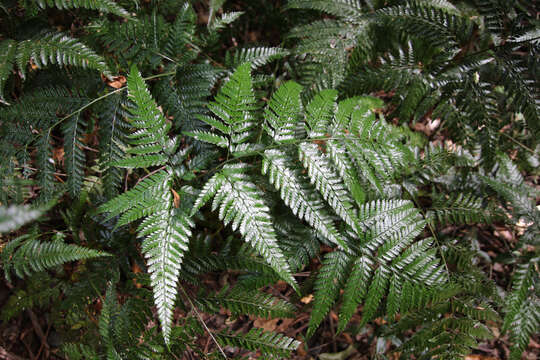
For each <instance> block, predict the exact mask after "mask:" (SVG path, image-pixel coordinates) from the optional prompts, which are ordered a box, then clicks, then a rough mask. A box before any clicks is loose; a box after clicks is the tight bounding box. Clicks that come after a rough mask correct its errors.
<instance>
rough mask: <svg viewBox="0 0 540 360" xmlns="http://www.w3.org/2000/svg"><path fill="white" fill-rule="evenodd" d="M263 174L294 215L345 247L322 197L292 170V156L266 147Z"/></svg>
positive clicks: (298, 172) (333, 241)
mask: <svg viewBox="0 0 540 360" xmlns="http://www.w3.org/2000/svg"><path fill="white" fill-rule="evenodd" d="M262 173H263V174H268V176H269V178H270V182H271V183H272V184H274V186H275V187H276V189H278V190H280V196H281V199H282V200H283V201H284V202H285V205H287V206H289V207H290V208H291V210H292V212H293V213H294V214H295V215H296V216H298V217H299V218H300V219H302V220H305V221H306V222H307V223H308V224H310V225H311V226H312V227H313V228H314V229H315V230H317V231H319V232H320V233H321V235H322V236H324V237H325V238H327V239H328V240H329V241H331V242H332V243H334V244H337V245H340V246H342V247H343V248H344V249H346V248H347V246H346V245H345V242H344V241H343V240H342V239H341V235H340V234H339V232H338V231H337V229H336V228H335V226H334V224H333V221H332V218H331V217H330V215H329V214H327V212H326V211H325V209H324V207H325V206H324V201H323V199H322V198H321V196H320V195H319V194H318V193H316V192H315V191H313V190H312V189H311V188H310V186H309V180H308V179H307V178H305V176H303V175H302V174H301V173H300V171H299V170H298V169H295V167H294V161H293V159H291V158H289V157H288V156H287V155H286V154H285V153H284V152H282V151H280V150H267V151H265V153H264V158H263V165H262Z"/></svg>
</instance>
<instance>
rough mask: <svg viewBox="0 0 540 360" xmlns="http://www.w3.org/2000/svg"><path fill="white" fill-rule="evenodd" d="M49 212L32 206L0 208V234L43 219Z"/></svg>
mask: <svg viewBox="0 0 540 360" xmlns="http://www.w3.org/2000/svg"><path fill="white" fill-rule="evenodd" d="M46 210H48V207H46V208H39V207H38V208H34V207H32V206H30V205H11V206H7V207H6V206H0V233H8V232H11V231H15V230H17V229H18V228H20V227H21V226H23V225H25V224H27V223H29V222H31V221H34V220H36V219H38V218H39V217H41V215H43V213H44V212H45V211H46Z"/></svg>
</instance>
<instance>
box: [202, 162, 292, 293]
mask: <svg viewBox="0 0 540 360" xmlns="http://www.w3.org/2000/svg"><path fill="white" fill-rule="evenodd" d="M246 170H247V168H246V167H245V166H242V165H240V164H239V165H236V166H235V165H229V166H225V167H224V169H223V170H222V171H221V172H220V173H218V174H216V175H214V176H213V177H212V178H211V179H210V180H209V181H208V183H207V184H206V185H205V188H204V189H203V190H202V191H201V193H200V194H199V197H198V199H197V202H196V203H195V206H194V208H193V210H192V214H193V213H195V212H196V211H197V210H198V209H199V208H201V207H202V206H203V205H204V204H205V203H206V202H207V201H208V200H210V198H212V197H213V198H214V201H213V203H212V208H213V209H214V210H216V209H217V208H219V218H220V219H221V220H223V221H224V222H225V223H226V224H230V223H232V228H233V230H237V229H238V230H239V231H240V233H241V234H242V235H243V236H244V238H245V239H246V241H247V242H249V243H250V244H251V245H252V246H253V247H254V248H255V249H257V252H258V253H259V254H260V255H261V256H262V257H263V258H264V259H265V260H266V261H267V262H268V263H269V264H270V265H271V266H272V268H273V269H274V270H275V271H276V272H277V273H278V274H279V275H280V276H281V278H282V279H283V280H285V281H287V282H288V283H289V284H290V285H291V286H293V287H294V288H296V280H294V278H293V277H292V275H291V273H290V270H289V265H288V264H287V262H286V260H285V258H284V256H283V254H282V252H281V250H280V249H279V247H278V244H277V237H276V233H275V230H274V229H273V226H272V218H271V216H270V213H269V209H268V207H267V205H266V204H265V203H264V201H263V197H262V193H261V191H260V190H259V189H258V188H257V186H256V185H255V184H254V183H253V182H251V181H250V179H249V177H248V176H247V175H246V174H245V171H246Z"/></svg>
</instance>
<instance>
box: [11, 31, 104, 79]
mask: <svg viewBox="0 0 540 360" xmlns="http://www.w3.org/2000/svg"><path fill="white" fill-rule="evenodd" d="M30 61H32V63H33V64H35V65H36V66H37V67H39V68H41V67H45V66H47V65H48V64H58V65H60V66H63V65H72V66H80V67H83V68H89V69H95V70H97V71H99V72H101V73H103V74H105V75H106V76H110V75H111V73H110V71H109V69H108V67H107V65H106V64H105V61H104V60H103V58H102V57H101V56H99V55H97V54H96V53H95V52H94V51H93V50H91V49H90V48H89V47H87V46H86V45H84V44H83V43H81V42H79V41H77V40H76V39H73V38H71V37H69V36H67V35H66V34H63V33H54V32H49V33H44V34H42V35H41V36H40V37H39V38H37V39H34V40H24V41H22V42H20V43H19V44H18V45H17V55H16V63H17V67H18V68H19V70H20V71H21V74H22V76H23V78H24V77H25V74H26V67H27V65H28V63H29V62H30Z"/></svg>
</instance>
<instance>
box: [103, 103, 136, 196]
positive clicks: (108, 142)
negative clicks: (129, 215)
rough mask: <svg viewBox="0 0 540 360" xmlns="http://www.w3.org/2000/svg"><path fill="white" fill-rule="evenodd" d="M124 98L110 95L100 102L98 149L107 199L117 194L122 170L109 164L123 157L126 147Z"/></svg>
mask: <svg viewBox="0 0 540 360" xmlns="http://www.w3.org/2000/svg"><path fill="white" fill-rule="evenodd" d="M125 105H126V99H125V97H124V96H123V95H112V96H110V97H109V98H107V99H106V100H105V101H104V102H103V103H101V104H100V107H99V109H98V111H99V118H100V120H101V121H100V128H99V139H100V141H99V149H100V155H101V156H100V161H101V166H102V170H103V171H104V172H105V173H104V175H103V187H104V189H105V196H106V197H107V199H111V198H113V197H114V196H115V195H117V194H118V188H119V186H120V184H121V182H122V170H121V169H118V168H116V167H114V166H112V165H111V164H112V163H114V162H115V161H119V160H120V159H123V158H124V157H125V156H126V154H125V149H126V148H127V143H126V139H127V135H128V130H129V125H128V123H127V116H128V113H127V111H125Z"/></svg>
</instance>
